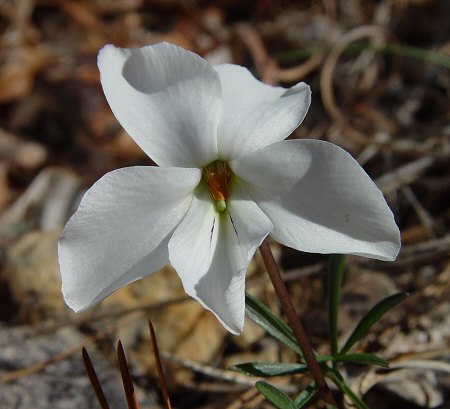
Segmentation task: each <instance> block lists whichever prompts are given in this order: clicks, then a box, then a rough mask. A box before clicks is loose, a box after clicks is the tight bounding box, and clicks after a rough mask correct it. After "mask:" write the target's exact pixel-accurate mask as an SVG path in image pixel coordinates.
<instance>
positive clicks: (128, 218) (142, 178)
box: [58, 167, 201, 311]
mask: <svg viewBox="0 0 450 409" xmlns="http://www.w3.org/2000/svg"><path fill="white" fill-rule="evenodd" d="M200 177H201V172H200V171H199V170H198V169H181V168H157V167H131V168H125V169H118V170H115V171H113V172H110V173H108V174H106V175H105V176H104V177H103V178H101V179H100V180H99V181H97V182H96V183H95V184H94V185H93V186H92V187H91V188H90V189H89V190H88V191H87V192H86V194H85V195H84V197H83V199H82V201H81V204H80V207H79V209H78V210H77V212H76V213H75V214H74V215H73V216H72V218H71V219H70V220H69V222H68V223H67V225H66V227H65V229H64V232H63V234H62V236H61V238H60V240H59V242H58V247H59V248H58V253H59V264H60V267H61V275H62V292H63V295H64V299H65V301H66V303H67V305H68V306H69V307H71V308H72V309H73V310H75V311H79V310H82V309H85V308H87V307H89V306H91V305H93V304H95V303H97V302H99V301H100V300H101V299H103V298H105V297H106V296H107V295H108V294H110V293H111V292H113V291H115V290H117V289H118V288H120V287H121V286H123V285H125V284H128V283H130V282H132V281H135V280H137V279H139V278H141V277H143V276H145V275H148V274H150V273H152V272H154V271H156V270H158V269H159V268H161V267H162V266H164V265H165V264H166V263H167V262H168V251H167V243H168V240H169V236H170V233H171V232H172V231H173V229H174V228H175V226H176V225H177V224H178V223H179V222H180V220H181V219H182V217H183V216H184V215H185V214H186V212H187V210H188V208H189V205H190V203H191V201H192V196H193V191H194V189H195V187H196V185H197V184H198V182H199V180H200Z"/></svg>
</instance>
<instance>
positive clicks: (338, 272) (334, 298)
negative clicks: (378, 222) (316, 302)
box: [328, 254, 345, 355]
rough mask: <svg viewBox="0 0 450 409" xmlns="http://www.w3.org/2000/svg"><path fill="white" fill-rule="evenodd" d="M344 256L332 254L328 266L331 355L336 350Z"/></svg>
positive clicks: (334, 353) (335, 352)
mask: <svg viewBox="0 0 450 409" xmlns="http://www.w3.org/2000/svg"><path fill="white" fill-rule="evenodd" d="M344 267H345V256H344V255H342V254H332V255H331V257H330V265H329V268H328V320H329V322H328V324H329V331H330V348H331V355H336V354H337V352H338V348H339V347H338V312H339V300H340V297H341V287H342V279H343V277H344Z"/></svg>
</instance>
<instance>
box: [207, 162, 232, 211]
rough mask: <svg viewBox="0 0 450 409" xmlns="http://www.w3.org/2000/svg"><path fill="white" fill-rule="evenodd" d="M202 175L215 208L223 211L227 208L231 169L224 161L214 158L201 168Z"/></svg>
mask: <svg viewBox="0 0 450 409" xmlns="http://www.w3.org/2000/svg"><path fill="white" fill-rule="evenodd" d="M203 177H204V178H205V181H206V183H207V184H208V187H209V191H210V192H211V196H212V197H213V199H214V200H215V201H216V208H217V210H218V211H219V212H223V211H224V210H225V209H226V208H227V202H226V200H227V199H228V194H229V185H230V179H231V169H230V167H229V166H228V164H227V163H226V162H223V161H221V160H216V161H215V162H212V163H210V164H209V165H208V166H206V167H205V168H204V169H203Z"/></svg>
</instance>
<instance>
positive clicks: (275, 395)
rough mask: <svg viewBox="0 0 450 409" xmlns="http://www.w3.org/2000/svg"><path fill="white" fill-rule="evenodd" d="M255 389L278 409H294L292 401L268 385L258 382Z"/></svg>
mask: <svg viewBox="0 0 450 409" xmlns="http://www.w3.org/2000/svg"><path fill="white" fill-rule="evenodd" d="M255 387H256V389H258V390H259V391H260V392H261V393H262V394H263V395H264V396H265V397H266V399H267V400H268V401H269V402H270V403H272V404H273V405H274V406H275V407H277V408H278V409H295V406H294V402H293V400H292V399H291V398H290V397H289V396H287V395H286V394H285V393H284V392H283V391H280V390H279V389H278V388H275V386H272V385H271V384H270V383H267V382H264V381H259V382H256V384H255Z"/></svg>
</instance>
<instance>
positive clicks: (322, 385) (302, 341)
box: [259, 238, 337, 407]
mask: <svg viewBox="0 0 450 409" xmlns="http://www.w3.org/2000/svg"><path fill="white" fill-rule="evenodd" d="M259 250H260V252H261V256H262V258H263V261H264V264H265V266H266V268H267V271H268V273H269V276H270V279H271V281H272V284H273V287H274V289H275V294H276V296H277V298H278V299H279V301H280V304H281V306H282V307H283V310H284V313H285V314H286V317H287V319H288V321H289V324H290V326H291V328H292V331H293V333H294V336H295V339H296V340H297V342H298V345H299V346H300V349H301V350H302V352H303V356H304V358H305V361H306V364H307V365H308V368H309V370H310V372H311V375H312V377H313V378H314V380H315V381H316V383H317V387H318V389H319V394H320V396H321V397H322V399H323V400H324V401H325V402H326V403H329V404H331V405H333V406H336V407H337V405H336V402H335V400H334V397H333V395H332V394H331V391H330V389H329V388H328V385H327V383H326V381H325V377H324V375H323V373H322V369H321V368H320V365H319V364H318V363H317V360H316V357H315V355H314V352H313V349H312V347H311V343H310V342H309V339H308V336H307V335H306V331H305V329H304V327H303V324H302V323H301V321H300V318H299V317H298V315H297V313H296V311H295V308H294V305H293V304H292V300H291V297H290V296H289V293H288V290H287V288H286V285H285V284H284V281H283V279H282V277H281V274H280V270H279V269H278V265H277V263H276V261H275V258H274V257H273V254H272V250H271V249H270V246H269V243H268V241H267V238H266V239H264V241H263V242H262V243H261V246H260V247H259Z"/></svg>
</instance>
